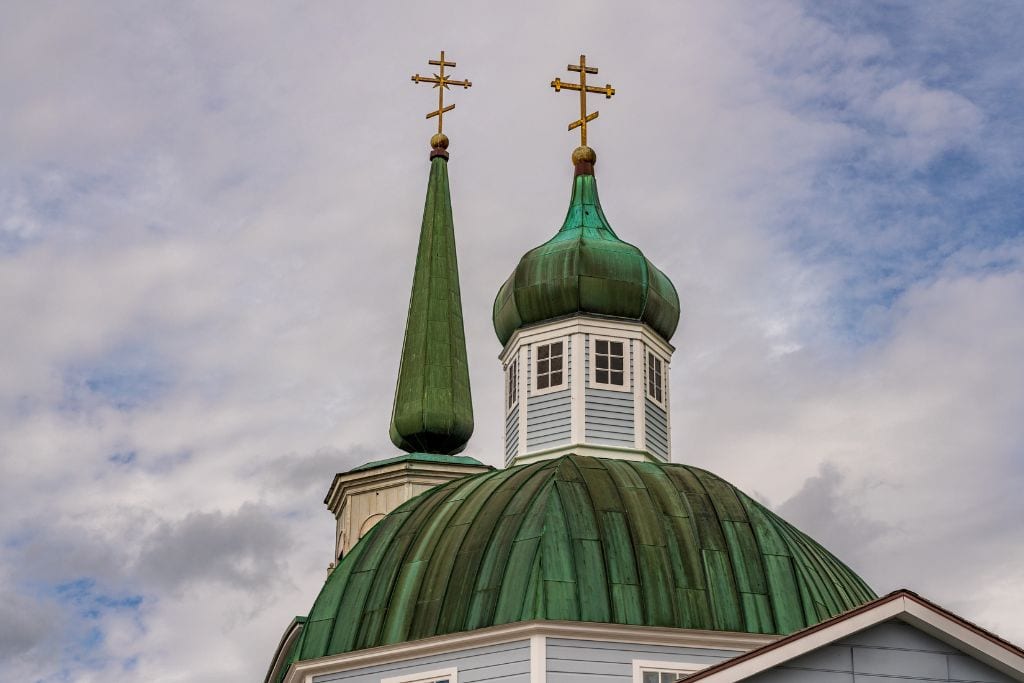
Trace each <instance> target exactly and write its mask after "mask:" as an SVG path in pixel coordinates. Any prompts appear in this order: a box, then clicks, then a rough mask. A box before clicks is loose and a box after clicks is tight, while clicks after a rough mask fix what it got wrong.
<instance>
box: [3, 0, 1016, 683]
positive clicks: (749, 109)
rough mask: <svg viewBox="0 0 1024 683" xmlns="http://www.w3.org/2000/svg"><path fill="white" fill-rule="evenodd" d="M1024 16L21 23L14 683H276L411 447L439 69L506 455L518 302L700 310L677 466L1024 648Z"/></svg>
mask: <svg viewBox="0 0 1024 683" xmlns="http://www.w3.org/2000/svg"><path fill="white" fill-rule="evenodd" d="M1022 25H1024V4H1021V3H1017V2H1009V1H1008V2H990V1H985V0H982V1H978V2H942V1H939V0H936V1H935V2H929V3H919V2H884V3H879V2H875V3H871V2H865V3H855V4H853V3H843V2H808V3H801V2H791V1H787V0H772V1H769V2H756V3H754V2H741V3H737V2H725V1H715V2H688V3H650V2H637V3H613V2H587V3H580V2H564V3H558V4H554V3H548V2H533V1H530V0H526V1H521V2H516V3H509V2H505V3H494V2H473V3H470V2H454V1H453V2H449V3H446V4H443V5H441V4H436V3H397V2H386V1H380V2H374V3H358V4H357V3H354V2H347V3H346V2H334V3H326V2H310V1H308V0H307V1H302V2H278V3H251V2H232V1H230V0H220V1H219V2H216V3H202V2H177V3H164V2H76V3H59V2H48V1H44V0H13V1H8V2H4V3H2V5H0V330H2V335H3V344H2V346H0V349H2V351H0V475H2V476H0V680H4V681H8V680H9V681H45V682H50V681H74V682H87V681H99V680H102V681H104V682H105V683H117V682H119V681H133V682H134V681H138V680H147V681H155V682H177V681H188V682H189V683H193V682H199V683H202V682H206V681H210V682H212V681H218V682H220V681H235V680H237V681H242V680H261V679H262V676H263V674H264V673H265V671H266V667H267V665H268V664H269V659H270V657H271V655H272V654H273V650H274V648H275V647H276V645H277V642H278V639H279V638H280V636H281V634H282V632H283V630H284V628H285V627H286V626H287V624H288V623H289V622H290V621H291V619H292V618H293V617H294V616H295V615H298V614H305V613H307V611H308V609H309V607H310V606H311V605H312V602H313V599H314V598H315V596H316V594H317V592H318V590H319V588H320V586H321V585H322V583H323V580H324V578H325V576H326V568H327V565H328V564H329V563H330V561H331V559H332V553H333V549H334V541H333V519H332V517H331V515H330V513H329V512H328V511H327V510H326V508H325V507H324V505H323V503H322V500H323V496H324V494H325V493H326V490H327V487H328V485H329V483H330V481H331V478H332V476H333V474H334V473H335V472H339V471H344V470H347V469H349V468H351V467H353V466H356V465H358V464H360V463H362V462H365V461H367V460H371V459H378V458H385V457H390V456H393V455H396V454H397V451H396V449H395V447H394V446H393V445H392V444H391V443H390V440H389V438H388V424H389V419H390V409H391V400H392V395H393V391H394V381H395V377H396V371H397V364H398V359H399V352H400V347H401V341H402V326H403V324H404V320H405V310H406V305H407V302H408V295H409V286H410V284H411V280H412V265H413V260H414V257H415V250H416V240H417V234H418V230H419V221H420V217H421V213H422V209H423V200H424V192H425V185H426V179H427V173H428V167H429V162H428V151H429V149H428V140H429V138H430V135H431V134H432V133H433V132H434V131H433V128H432V122H429V121H426V120H424V118H423V117H424V114H425V113H426V112H427V111H430V110H431V109H432V108H433V107H434V106H435V99H434V97H433V92H432V91H430V89H429V88H427V87H426V86H423V85H414V84H412V83H411V81H410V76H411V75H412V74H413V73H417V72H418V73H421V74H422V73H427V72H428V70H429V67H428V65H427V64H426V61H427V60H428V59H431V58H436V55H437V53H438V51H439V50H441V49H444V50H446V52H447V55H448V57H449V58H450V59H453V60H455V61H456V62H457V64H458V66H457V68H456V69H455V70H454V71H453V75H454V76H455V77H459V78H469V79H470V80H472V82H473V87H472V88H471V89H470V90H468V91H463V90H461V89H459V90H456V91H454V92H453V94H452V98H451V101H453V102H455V103H456V104H457V108H456V109H455V111H454V112H452V113H451V114H449V115H447V116H446V132H447V133H448V135H449V136H450V137H451V140H452V143H451V147H450V152H451V154H452V157H451V162H450V164H449V167H450V169H449V172H450V178H451V185H452V197H453V205H454V216H455V224H456V235H457V240H458V250H459V259H460V262H459V268H460V273H461V281H462V291H463V307H464V317H465V321H466V334H467V340H468V348H469V363H470V370H471V376H472V383H473V384H472V386H473V397H474V409H475V414H476V432H475V434H474V437H473V439H472V440H471V442H470V445H469V448H468V450H467V454H469V455H473V456H475V457H477V458H479V459H480V460H482V461H484V462H486V463H488V464H492V465H495V466H498V465H500V462H501V452H502V444H501V410H502V408H501V395H502V391H501V381H502V373H501V369H500V366H499V364H498V361H497V355H498V353H499V351H500V345H499V343H498V341H497V339H496V338H495V335H494V332H493V329H492V328H491V322H490V310H491V303H492V300H493V297H494V294H495V293H496V291H497V288H498V286H499V285H500V284H501V282H502V281H503V280H504V278H505V277H506V276H507V274H508V273H509V272H510V271H511V270H512V268H513V267H514V266H515V264H516V262H517V259H518V258H519V256H520V255H521V254H522V253H524V252H525V251H526V250H528V249H530V248H532V247H533V246H536V245H538V244H540V243H541V242H543V241H545V240H546V239H547V238H548V237H549V236H550V235H551V234H553V232H554V231H555V230H556V229H557V228H558V226H559V225H560V224H561V220H562V218H563V217H564V212H565V209H566V205H567V201H568V197H569V191H570V183H571V177H572V167H571V164H570V161H569V155H570V152H571V151H572V149H573V148H574V147H575V146H576V144H578V138H576V137H575V136H574V134H570V133H568V132H567V131H566V125H567V124H568V122H569V121H571V120H573V119H574V118H576V116H577V113H578V109H577V101H576V100H575V99H574V98H573V97H571V96H569V95H567V94H565V93H561V94H555V93H554V92H553V91H552V89H551V88H550V87H549V83H550V81H551V80H552V79H553V78H555V77H556V76H560V77H562V78H568V77H569V74H568V72H567V71H566V70H565V66H566V65H567V64H568V63H569V62H573V61H575V60H576V59H577V57H578V55H579V54H580V53H585V54H586V55H587V58H588V63H590V64H592V65H596V66H597V67H598V68H599V69H600V74H599V75H598V76H596V77H595V78H596V81H597V82H600V84H602V85H603V84H604V83H606V82H607V83H611V84H612V85H613V86H614V87H615V88H616V91H617V92H616V95H615V97H614V98H613V99H611V100H605V99H601V98H597V99H596V107H597V109H598V110H599V111H600V118H599V119H598V120H597V121H595V122H594V123H593V124H591V126H590V144H591V146H593V147H594V148H595V149H596V151H597V154H598V163H597V177H598V182H599V184H600V189H601V193H602V203H603V206H604V209H605V213H606V215H607V216H608V218H609V220H610V222H611V224H612V226H613V227H614V228H615V229H616V231H617V232H618V234H619V236H620V237H622V238H623V239H625V240H628V241H630V242H632V243H634V244H636V245H638V246H639V247H640V248H641V249H643V250H644V252H645V253H646V254H647V255H648V256H649V257H650V258H651V260H652V261H654V262H655V263H656V264H657V265H658V266H659V268H661V269H662V270H663V271H664V272H665V273H667V274H668V275H669V277H671V278H672V280H673V281H674V283H675V285H676V287H677V289H678V291H679V293H680V298H681V301H682V306H683V317H682V322H681V324H680V327H679V330H678V331H677V333H676V335H675V337H674V338H673V340H672V341H673V344H674V345H675V346H676V348H677V351H676V353H675V356H674V358H673V362H672V367H671V391H672V420H673V444H672V448H673V459H674V460H675V461H677V462H685V463H687V464H691V465H696V466H699V467H703V468H706V469H709V470H711V471H713V472H715V473H717V474H719V475H720V476H722V477H724V478H726V479H727V480H729V481H730V482H732V483H734V484H735V485H737V486H738V487H740V488H741V489H743V490H745V491H747V492H748V493H750V494H751V495H753V496H755V497H756V498H757V499H759V500H761V501H762V502H764V503H765V504H767V505H769V506H770V507H772V508H773V509H774V510H776V511H778V512H779V513H780V514H782V515H783V516H784V517H786V518H787V519H788V520H789V521H791V522H792V523H794V524H796V525H797V526H798V527H800V528H802V529H803V530H805V531H807V532H808V533H810V534H811V535H812V536H814V537H815V538H816V539H818V540H819V541H821V542H822V543H823V544H824V545H826V546H827V547H828V548H830V549H831V550H832V551H833V552H835V553H836V554H837V555H838V556H840V557H841V558H842V559H843V560H844V561H846V562H847V563H848V564H849V565H850V566H851V567H853V568H854V569H855V570H856V571H858V572H859V573H860V574H861V575H862V576H863V577H864V578H865V579H866V580H867V581H868V582H869V583H870V584H871V585H872V586H873V587H874V588H875V590H876V592H878V593H884V592H888V591H890V590H892V589H895V588H897V587H909V588H911V589H913V590H915V591H917V592H919V593H921V594H922V595H924V596H925V597H927V598H929V599H932V600H934V601H936V602H938V603H940V604H942V605H943V606H945V607H947V608H950V609H952V610H954V611H955V612H957V613H959V614H961V615H962V616H964V617H965V618H967V619H969V620H972V621H975V622H977V623H978V624H980V625H982V626H984V627H986V628H989V629H991V630H994V631H995V632H997V633H999V634H1000V635H1002V636H1004V637H1006V638H1008V639H1010V640H1012V641H1015V642H1017V643H1022V642H1024V617H1022V616H1021V615H1022V614H1024V531H1022V527H1021V520H1022V519H1024V497H1022V496H1021V493H1020V492H1021V491H1022V490H1024V419H1022V416H1024V200H1022V198H1021V197H1022V194H1021V187H1022V186H1024V117H1022V116H1021V115H1020V112H1021V111H1022V109H1024V94H1022V80H1021V73H1020V64H1021V63H1024V42H1022V41H1020V39H1019V29H1020V27H1021V26H1022Z"/></svg>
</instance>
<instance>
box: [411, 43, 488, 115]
mask: <svg viewBox="0 0 1024 683" xmlns="http://www.w3.org/2000/svg"><path fill="white" fill-rule="evenodd" d="M427 63H428V64H430V65H431V66H436V67H438V73H436V74H434V77H433V78H430V77H428V76H420V75H419V74H416V75H415V76H413V77H412V82H413V83H433V84H434V87H435V88H437V111H432V112H430V113H429V114H427V118H428V119H432V118H434V117H435V116H436V117H437V134H438V135H441V134H442V132H441V131H442V128H443V126H444V114H445V112H448V111H451V110H452V109H455V105H454V104H449V105H448V106H447V107H446V106H444V91H445V90H448V89H449V88H448V86H449V85H461V86H462V88H463V89H466V88H469V87H471V86H472V85H473V84H472V83H470V82H469V81H456V80H454V79H452V78H448V76H446V75H445V73H444V68H445V67H446V66H450V67H452V68H455V62H446V61H445V59H444V50H441V57H440V58H439V59H431V60H429V61H428V62H427Z"/></svg>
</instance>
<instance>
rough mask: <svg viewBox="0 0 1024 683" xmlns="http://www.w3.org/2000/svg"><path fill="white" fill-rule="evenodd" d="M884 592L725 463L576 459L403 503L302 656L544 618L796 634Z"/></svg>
mask: <svg viewBox="0 0 1024 683" xmlns="http://www.w3.org/2000/svg"><path fill="white" fill-rule="evenodd" d="M874 597H875V594H874V593H873V592H872V591H871V589H870V588H869V587H868V586H867V584H865V583H864V581H862V580H861V579H860V578H859V577H858V576H857V575H856V574H854V573H853V572H852V571H851V570H850V569H849V568H848V567H846V565H844V564H843V563H842V562H840V561H839V560H838V559H836V557H835V556H834V555H832V554H831V553H829V552H828V551H827V550H825V549H824V548H823V547H821V546H820V545H818V544H817V543H816V542H815V541H813V540H812V539H811V538H809V537H808V536H806V535H805V534H803V533H802V532H800V531H798V530H797V529H795V528H794V527H793V526H791V525H790V524H788V523H786V522H785V521H784V520H782V519H781V518H780V517H778V516H777V515H775V514H774V513H772V512H771V511H769V510H768V509H766V508H765V507H764V506H762V505H760V504H759V503H757V502H756V501H754V500H753V499H751V498H750V497H749V496H747V495H745V494H744V493H742V492H741V491H739V490H737V489H736V488H735V487H734V486H732V485H731V484H729V483H728V482H725V481H723V480H722V479H719V478H718V477H716V476H715V475H713V474H711V473H710V472H706V471H704V470H701V469H697V468H695V467H688V466H684V465H673V464H657V463H649V462H629V461H625V460H611V459H600V458H591V457H582V456H575V455H568V456H564V457H562V458H559V459H555V460H548V461H543V462H538V463H534V464H530V465H522V466H519V467H513V468H509V469H505V470H496V471H494V472H488V473H484V474H480V475H475V476H470V477H466V478H464V479H459V480H456V481H453V482H450V483H448V484H443V485H441V486H439V487H437V488H434V489H431V490H430V491H427V492H426V493H423V494H421V495H420V496H418V497H417V498H414V499H412V500H410V501H408V502H407V503H405V504H404V505H402V506H401V507H399V508H398V509H397V510H395V511H394V512H392V513H391V514H389V515H388V516H387V517H385V518H384V519H383V520H382V521H381V522H380V523H379V524H378V525H377V526H375V527H374V528H373V530H372V531H371V532H370V533H369V534H368V535H367V536H366V537H365V538H363V539H362V540H361V541H359V543H357V544H356V546H355V547H354V548H353V550H352V551H351V553H350V554H349V555H347V556H346V557H344V558H342V560H341V562H340V563H339V565H338V567H337V568H336V569H335V570H334V572H333V573H332V574H331V576H330V577H329V578H328V579H327V582H326V584H325V585H324V587H323V590H322V591H321V592H320V596H319V597H318V598H317V600H316V603H315V604H314V605H313V609H312V611H311V612H310V614H309V617H308V619H307V621H306V625H305V628H304V631H303V634H302V637H301V640H300V641H299V643H298V644H297V646H296V647H295V650H294V651H293V652H292V653H291V657H292V659H293V660H295V659H303V660H304V659H312V658H316V657H322V656H325V655H331V654H337V653H342V652H349V651H352V650H359V649H363V648H369V647H375V646H378V645H386V644H390V643H401V642H405V641H410V640H416V639H419V638H426V637H429V636H435V635H441V634H446V633H456V632H460V631H468V630H472V629H478V628H484V627H487V626H493V625H496V624H505V623H510V622H517V621H526V620H531V619H550V620H565V621H582V622H599V623H609V624H638V625H644V626H667V627H675V628H687V629H713V630H721V631H732V632H746V633H775V634H787V633H791V632H793V631H796V630H798V629H801V628H804V627H807V626H810V625H813V624H816V623H818V622H820V621H823V620H825V619H828V618H829V617H832V616H835V615H837V614H840V613H841V612H845V611H847V610H849V609H852V608H853V607H856V606H858V605H860V604H862V603H864V602H867V601H868V600H871V599H873V598H874Z"/></svg>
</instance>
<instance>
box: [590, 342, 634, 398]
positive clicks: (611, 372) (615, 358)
mask: <svg viewBox="0 0 1024 683" xmlns="http://www.w3.org/2000/svg"><path fill="white" fill-rule="evenodd" d="M625 351H626V344H625V342H621V341H611V340H609V339H595V340H594V375H593V380H594V384H604V385H606V386H613V387H624V386H626V371H625V360H626V358H625Z"/></svg>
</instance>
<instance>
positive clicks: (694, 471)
mask: <svg viewBox="0 0 1024 683" xmlns="http://www.w3.org/2000/svg"><path fill="white" fill-rule="evenodd" d="M683 467H684V468H685V469H686V471H687V472H689V473H690V474H691V475H693V478H694V479H695V480H696V482H697V486H699V487H700V490H701V491H703V492H704V495H705V496H707V498H708V502H709V503H710V504H711V509H712V510H714V512H715V521H716V522H717V524H718V529H719V531H720V532H721V534H722V541H723V543H724V545H725V553H726V555H727V556H729V576H730V578H731V579H732V581H731V585H732V591H733V594H734V595H735V597H736V604H737V606H738V608H739V612H740V614H739V616H740V618H742V620H743V622H744V624H745V623H746V621H747V615H746V613H745V612H744V611H743V598H742V596H741V595H740V593H742V591H741V590H740V587H739V581H738V580H737V579H736V569H735V568H734V567H733V566H732V564H733V563H732V557H731V553H730V552H729V540H728V539H727V538H726V536H725V529H723V528H722V517H721V516H720V515H719V514H718V507H717V506H716V505H715V498H714V496H712V495H711V492H710V491H708V487H707V486H705V485H704V482H703V481H701V478H700V475H698V474H697V472H704V470H701V469H700V468H697V467H691V466H689V465H683ZM708 474H710V473H708ZM701 552H702V553H703V552H704V544H703V543H701ZM703 559H704V558H703V557H701V561H702V563H703ZM705 572H707V567H706V566H705ZM711 596H712V591H711V582H710V581H709V582H708V601H709V602H711V603H712V605H713V602H714V601H713V600H711ZM711 619H712V622H714V619H715V614H714V609H712V613H711Z"/></svg>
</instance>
